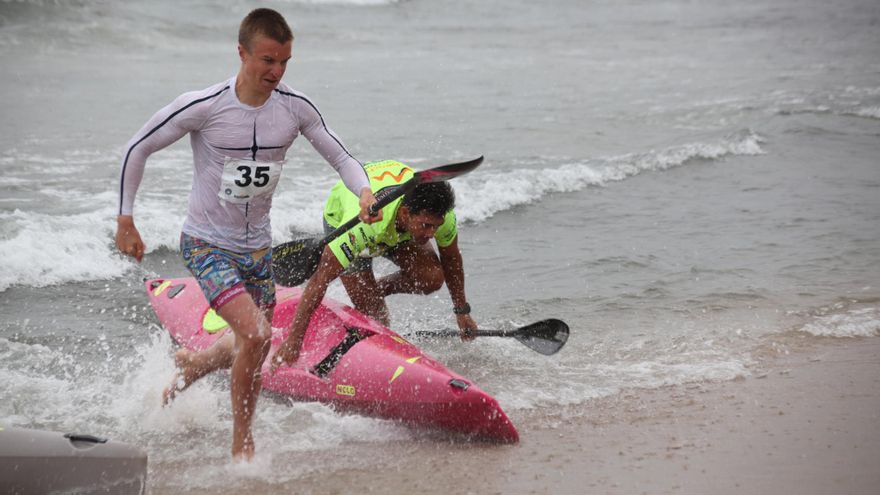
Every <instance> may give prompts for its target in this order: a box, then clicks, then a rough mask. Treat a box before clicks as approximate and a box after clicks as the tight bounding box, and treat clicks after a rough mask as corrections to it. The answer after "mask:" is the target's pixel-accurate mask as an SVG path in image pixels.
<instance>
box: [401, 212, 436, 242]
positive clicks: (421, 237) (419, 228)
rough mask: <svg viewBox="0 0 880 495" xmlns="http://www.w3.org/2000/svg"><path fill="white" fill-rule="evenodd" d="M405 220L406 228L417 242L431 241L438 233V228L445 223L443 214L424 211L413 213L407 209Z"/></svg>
mask: <svg viewBox="0 0 880 495" xmlns="http://www.w3.org/2000/svg"><path fill="white" fill-rule="evenodd" d="M403 220H404V229H405V230H406V231H407V232H409V234H410V235H411V236H412V238H413V241H414V242H415V243H416V244H424V243H426V242H428V241H430V240H431V238H432V237H434V234H436V233H437V229H439V228H440V226H441V225H443V216H438V215H433V214H431V213H428V212H424V211H422V212H419V213H415V214H413V213H410V212H409V210H406V212H405V216H404V219H403Z"/></svg>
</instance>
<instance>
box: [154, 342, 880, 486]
mask: <svg viewBox="0 0 880 495" xmlns="http://www.w3.org/2000/svg"><path fill="white" fill-rule="evenodd" d="M517 423H518V424H517V425H518V428H519V430H520V434H521V442H520V443H519V444H518V445H483V444H474V443H466V442H462V443H455V442H450V441H448V440H446V439H423V440H419V441H406V442H391V443H389V444H381V445H376V444H370V443H367V444H352V445H347V446H346V447H345V449H344V450H343V451H339V450H337V451H331V452H322V453H319V454H317V455H315V456H310V457H309V459H308V461H310V462H307V463H304V462H303V461H305V459H296V458H291V459H286V460H284V461H286V462H284V461H282V464H285V465H289V466H290V468H291V470H292V471H294V472H295V471H297V469H298V467H300V466H302V465H303V464H306V465H308V464H311V465H314V464H318V465H323V466H325V468H324V469H320V470H319V471H312V472H309V473H303V475H302V476H297V477H296V479H295V480H291V481H289V482H287V483H283V484H280V485H279V484H275V483H265V482H262V481H260V480H259V479H255V478H252V479H250V480H248V481H247V482H246V484H247V487H248V491H251V492H252V493H279V494H280V493H298V494H349V493H351V494H354V493H382V494H386V493H388V494H398V493H399V494H409V493H428V494H433V493H436V494H469V493H473V494H583V493H589V494H627V495H631V494H694V495H697V494H700V495H703V494H707V493H711V494H713V495H723V494H793V493H796V494H798V495H812V494H816V495H820V494H821V495H828V494H835V495H845V494H854V495H874V494H876V493H878V487H880V468H878V466H880V461H878V459H880V338H858V339H855V338H854V339H819V342H818V343H813V344H810V345H809V346H807V348H805V349H804V348H802V349H800V350H797V351H795V352H792V353H790V354H787V355H781V356H772V357H767V356H765V357H764V358H763V359H762V360H761V365H760V368H756V369H754V370H753V375H752V376H750V377H748V378H742V379H738V380H734V381H729V382H712V383H699V384H689V385H684V386H671V387H665V388H660V389H651V390H630V391H627V392H624V393H621V394H618V395H616V396H612V397H607V398H603V399H598V400H594V401H591V402H588V403H586V404H584V405H580V406H577V408H569V409H560V410H558V411H556V412H555V413H553V414H550V415H549V416H548V415H547V413H546V411H542V412H541V413H540V416H539V415H538V413H535V415H534V416H533V417H529V416H525V417H520V418H519V419H518V420H517ZM239 481H242V480H239ZM241 488H242V485H236V486H235V487H232V486H230V491H229V493H240V492H241ZM151 493H154V494H155V493H165V490H164V489H162V488H158V487H153V489H152V490H151ZM191 493H202V492H200V491H199V490H195V491H191ZM204 493H214V494H216V493H218V492H217V490H211V491H210V492H204Z"/></svg>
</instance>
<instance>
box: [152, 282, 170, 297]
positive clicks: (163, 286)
mask: <svg viewBox="0 0 880 495" xmlns="http://www.w3.org/2000/svg"><path fill="white" fill-rule="evenodd" d="M169 285H171V281H170V280H166V281H164V282H162V283H161V284H159V287H156V288H155V289H153V295H154V296H156V297H159V294H162V291H164V290H165V289H167V288H168V286H169Z"/></svg>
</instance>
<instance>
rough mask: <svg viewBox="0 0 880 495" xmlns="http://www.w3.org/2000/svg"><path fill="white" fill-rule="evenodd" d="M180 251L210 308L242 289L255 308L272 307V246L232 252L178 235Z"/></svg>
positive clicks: (273, 302)
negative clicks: (251, 251) (249, 296)
mask: <svg viewBox="0 0 880 495" xmlns="http://www.w3.org/2000/svg"><path fill="white" fill-rule="evenodd" d="M180 253H181V255H182V256H183V261H184V263H185V264H186V267H187V268H188V269H189V271H190V272H191V273H192V274H193V275H194V276H195V277H196V280H198V282H199V286H200V287H201V288H202V292H204V294H205V297H207V298H208V301H209V302H210V303H211V307H212V308H214V309H218V308H220V307H221V306H223V305H224V304H226V303H227V302H229V301H231V300H232V299H233V298H234V297H235V296H237V295H239V294H241V293H242V292H245V291H247V292H248V293H249V294H250V295H251V297H252V298H253V299H254V303H256V305H257V307H259V308H261V309H269V308H272V307H274V306H275V282H274V281H273V279H272V248H266V249H261V250H259V251H255V252H253V253H236V252H233V251H228V250H226V249H220V248H219V247H217V246H214V245H213V244H209V243H207V242H205V241H203V240H201V239H198V238H196V237H192V236H190V235H187V234H180Z"/></svg>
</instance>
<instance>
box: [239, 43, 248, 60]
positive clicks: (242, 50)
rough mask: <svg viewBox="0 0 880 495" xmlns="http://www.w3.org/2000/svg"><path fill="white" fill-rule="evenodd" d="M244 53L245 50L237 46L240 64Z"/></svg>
mask: <svg viewBox="0 0 880 495" xmlns="http://www.w3.org/2000/svg"><path fill="white" fill-rule="evenodd" d="M246 51H247V50H245V48H244V47H243V46H241V45H238V58H239V59H241V61H242V62H244V54H245V52H246Z"/></svg>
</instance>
